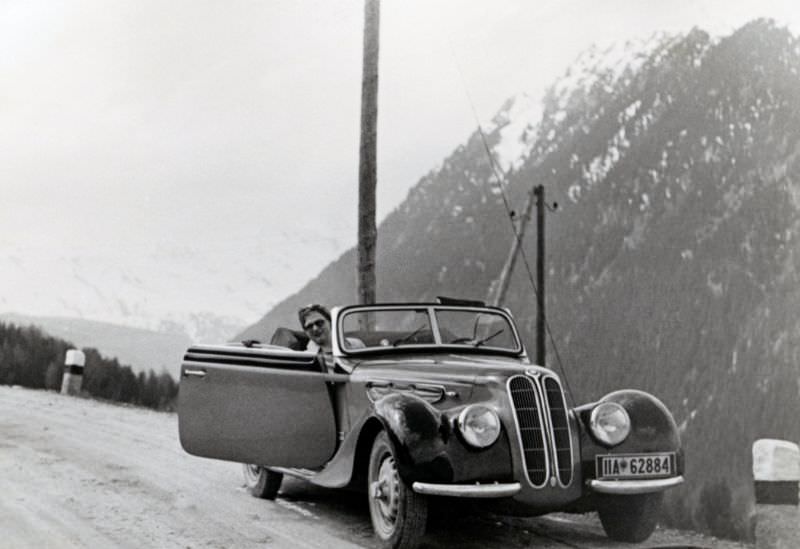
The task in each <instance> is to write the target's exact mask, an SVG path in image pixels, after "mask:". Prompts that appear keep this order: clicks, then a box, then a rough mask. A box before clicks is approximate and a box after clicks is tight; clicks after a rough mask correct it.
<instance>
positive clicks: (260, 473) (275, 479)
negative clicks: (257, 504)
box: [242, 463, 283, 499]
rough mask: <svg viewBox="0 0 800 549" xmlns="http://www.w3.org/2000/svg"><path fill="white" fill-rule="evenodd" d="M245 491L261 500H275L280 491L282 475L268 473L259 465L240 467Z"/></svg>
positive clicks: (272, 472) (247, 464)
mask: <svg viewBox="0 0 800 549" xmlns="http://www.w3.org/2000/svg"><path fill="white" fill-rule="evenodd" d="M242 469H243V470H242V472H243V473H244V484H245V486H246V487H247V491H248V492H250V493H251V494H252V495H253V496H255V497H257V498H261V499H275V496H277V495H278V490H280V489H281V482H283V473H276V472H274V471H270V470H269V469H267V468H266V467H262V466H261V465H252V464H249V463H245V464H244V465H243V466H242Z"/></svg>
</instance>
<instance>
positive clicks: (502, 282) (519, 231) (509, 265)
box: [490, 187, 535, 307]
mask: <svg viewBox="0 0 800 549" xmlns="http://www.w3.org/2000/svg"><path fill="white" fill-rule="evenodd" d="M534 192H535V187H534V188H532V189H531V192H530V193H528V199H527V200H526V201H525V208H524V210H523V212H522V217H520V218H519V222H518V225H517V227H516V228H515V229H514V231H515V232H514V240H512V241H511V249H510V250H509V251H508V257H507V258H506V262H505V264H504V265H503V270H502V271H500V279H499V280H498V281H497V283H496V284H495V286H496V288H495V291H494V292H493V293H494V299H491V300H490V301H491V303H492V305H494V306H495V307H500V306H501V305H502V304H503V301H505V299H506V292H507V291H508V286H509V284H511V275H512V273H513V272H514V266H515V265H516V264H517V256H518V255H519V249H520V247H521V246H522V239H523V237H524V236H525V229H526V228H527V227H528V221H530V219H531V210H532V209H533V195H534ZM490 297H491V296H490Z"/></svg>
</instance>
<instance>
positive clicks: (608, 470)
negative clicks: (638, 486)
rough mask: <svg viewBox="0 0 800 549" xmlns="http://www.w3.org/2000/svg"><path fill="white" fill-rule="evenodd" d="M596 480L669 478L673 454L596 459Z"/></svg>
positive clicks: (631, 455)
mask: <svg viewBox="0 0 800 549" xmlns="http://www.w3.org/2000/svg"><path fill="white" fill-rule="evenodd" d="M595 459H596V464H597V478H598V479H635V478H654V477H670V476H673V475H674V474H675V453H674V452H668V453H662V454H612V455H601V456H597V457H596V458H595Z"/></svg>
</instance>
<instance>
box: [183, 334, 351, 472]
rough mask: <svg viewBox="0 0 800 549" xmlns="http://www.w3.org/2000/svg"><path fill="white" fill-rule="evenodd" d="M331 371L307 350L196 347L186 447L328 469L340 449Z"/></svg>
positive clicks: (188, 362)
mask: <svg viewBox="0 0 800 549" xmlns="http://www.w3.org/2000/svg"><path fill="white" fill-rule="evenodd" d="M331 377H332V376H331V374H327V373H324V372H322V370H321V369H320V366H319V365H318V362H317V360H316V357H315V355H314V354H313V353H308V352H304V351H292V350H289V349H285V348H281V347H272V346H268V347H264V348H256V347H254V348H246V347H241V346H234V345H197V346H194V347H191V348H190V349H189V350H188V351H187V352H186V355H185V356H184V360H183V364H182V366H181V381H180V391H179V396H178V430H179V433H180V441H181V445H182V446H183V448H184V449H185V450H186V451H187V452H189V453H190V454H194V455H196V456H201V457H209V458H215V459H223V460H228V461H236V462H240V463H254V464H258V465H266V466H274V467H297V468H309V469H313V468H316V467H320V466H322V465H324V464H325V462H327V461H328V460H329V459H330V458H331V457H332V456H333V453H334V450H335V449H336V421H335V417H334V409H333V404H332V402H331V397H330V393H329V391H328V384H327V380H328V379H329V378H331ZM336 377H341V376H336Z"/></svg>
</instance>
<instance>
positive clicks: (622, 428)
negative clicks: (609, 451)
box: [589, 402, 631, 446]
mask: <svg viewBox="0 0 800 549" xmlns="http://www.w3.org/2000/svg"><path fill="white" fill-rule="evenodd" d="M589 428H590V429H591V430H592V434H593V435H594V437H595V438H596V439H597V440H599V441H600V442H601V443H603V444H605V445H606V446H616V445H617V444H619V443H620V442H622V441H623V440H625V439H626V438H628V434H629V433H630V432H631V418H630V416H629V415H628V412H626V411H625V408H623V407H622V406H621V405H619V404H617V403H616V402H602V403H600V404H598V405H597V406H595V408H594V410H592V414H591V416H589Z"/></svg>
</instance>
